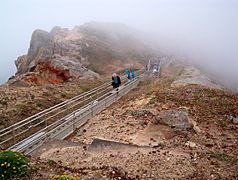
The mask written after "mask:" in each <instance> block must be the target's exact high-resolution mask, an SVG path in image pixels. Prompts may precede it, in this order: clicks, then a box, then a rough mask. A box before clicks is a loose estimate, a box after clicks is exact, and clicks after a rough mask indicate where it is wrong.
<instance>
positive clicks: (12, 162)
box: [0, 150, 29, 180]
mask: <svg viewBox="0 0 238 180" xmlns="http://www.w3.org/2000/svg"><path fill="white" fill-rule="evenodd" d="M28 163H29V160H28V159H27V157H25V156H24V155H23V154H21V153H19V152H15V151H10V150H3V151H0V180H2V179H10V178H14V177H24V176H26V175H27V173H28V167H29V166H28Z"/></svg>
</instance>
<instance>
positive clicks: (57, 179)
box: [50, 175, 76, 180]
mask: <svg viewBox="0 0 238 180" xmlns="http://www.w3.org/2000/svg"><path fill="white" fill-rule="evenodd" d="M50 180H76V177H74V176H71V175H55V176H52V177H51V178H50Z"/></svg>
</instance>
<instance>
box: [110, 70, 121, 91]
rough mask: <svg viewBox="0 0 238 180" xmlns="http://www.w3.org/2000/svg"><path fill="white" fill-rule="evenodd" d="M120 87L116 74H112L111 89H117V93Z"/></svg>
mask: <svg viewBox="0 0 238 180" xmlns="http://www.w3.org/2000/svg"><path fill="white" fill-rule="evenodd" d="M120 85H121V79H120V77H119V76H118V75H117V74H116V73H113V74H112V86H113V88H114V89H115V88H117V91H118V87H119V86H120Z"/></svg>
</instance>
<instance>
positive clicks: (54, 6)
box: [0, 0, 238, 87]
mask: <svg viewBox="0 0 238 180" xmlns="http://www.w3.org/2000/svg"><path fill="white" fill-rule="evenodd" d="M0 14H1V16H0V18H1V33H0V38H1V41H0V45H1V46H0V47H1V48H0V58H1V59H0V83H3V82H5V81H6V80H7V79H8V78H9V77H10V76H11V75H13V74H14V73H15V65H14V61H15V60H16V58H17V57H18V56H20V55H22V54H25V53H26V52H27V50H28V47H29V41H30V37H31V34H32V32H33V31H34V30H35V29H37V28H40V29H44V30H48V31H49V30H50V29H51V28H52V27H54V26H55V25H58V26H62V27H67V28H72V27H73V26H75V25H80V24H83V23H85V22H88V21H99V22H120V23H125V24H127V25H129V26H132V27H134V28H136V29H138V30H140V31H143V32H145V33H147V34H148V38H151V37H153V40H156V42H157V44H159V47H160V50H163V51H164V52H167V53H168V54H173V55H176V56H181V57H186V58H187V59H189V60H191V61H192V62H194V63H195V64H198V65H199V66H200V67H202V68H203V69H204V70H205V71H207V72H209V74H211V75H212V76H213V77H214V78H217V80H219V81H220V80H222V81H225V82H226V83H227V84H228V85H229V86H231V85H232V86H234V87H238V79H236V78H237V77H238V72H237V71H236V69H237V67H238V59H237V57H238V33H237V32H238V21H237V18H238V1H237V0H133V1H128V0H113V1H112V0H21V1H17V0H4V1H3V2H1V6H0Z"/></svg>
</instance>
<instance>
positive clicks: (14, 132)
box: [12, 127, 16, 144]
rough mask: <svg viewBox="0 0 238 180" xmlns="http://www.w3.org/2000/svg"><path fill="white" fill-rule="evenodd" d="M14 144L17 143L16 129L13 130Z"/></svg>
mask: <svg viewBox="0 0 238 180" xmlns="http://www.w3.org/2000/svg"><path fill="white" fill-rule="evenodd" d="M12 136H13V143H14V144H15V143H16V130H15V127H14V128H13V129H12Z"/></svg>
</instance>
